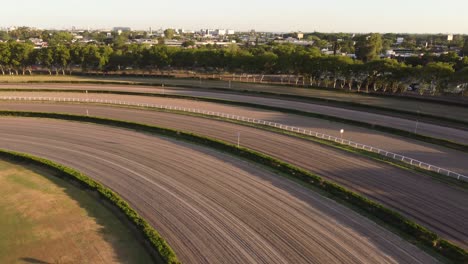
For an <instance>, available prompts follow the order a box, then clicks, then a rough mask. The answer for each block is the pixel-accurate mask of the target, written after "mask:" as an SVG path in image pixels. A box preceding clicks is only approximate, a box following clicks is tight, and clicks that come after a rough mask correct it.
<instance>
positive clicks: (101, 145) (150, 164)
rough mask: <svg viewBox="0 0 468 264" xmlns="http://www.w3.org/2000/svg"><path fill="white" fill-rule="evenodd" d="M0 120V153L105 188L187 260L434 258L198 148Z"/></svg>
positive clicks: (116, 132) (58, 124)
mask: <svg viewBox="0 0 468 264" xmlns="http://www.w3.org/2000/svg"><path fill="white" fill-rule="evenodd" d="M0 123H1V126H0V148H5V149H10V150H15V151H21V152H27V153H31V154H33V155H38V156H42V157H45V158H48V159H51V160H54V161H56V162H59V163H62V164H65V165H67V166H71V167H73V168H76V169H78V170H80V171H82V172H84V173H86V174H88V175H90V176H92V177H93V178H95V179H96V180H98V181H100V182H102V183H104V184H105V185H107V186H109V187H110V188H112V189H113V190H115V191H117V192H118V193H119V194H120V195H122V197H123V198H124V199H126V200H127V201H129V202H130V204H131V205H132V206H133V207H134V208H135V209H136V210H137V211H138V212H139V213H141V214H142V216H143V217H145V218H146V219H147V220H148V221H149V222H150V223H151V224H152V225H153V226H154V227H155V228H156V229H157V230H158V231H160V232H161V234H162V235H163V237H165V238H166V239H167V240H168V242H169V244H170V245H171V246H172V247H173V248H174V249H175V251H176V253H177V254H178V256H179V257H180V259H181V260H182V261H183V262H185V263H201V262H203V263H220V262H223V263H247V262H263V263H288V262H289V263H338V262H341V263H431V262H434V259H432V258H431V257H429V256H428V255H426V254H425V253H422V252H421V251H420V250H419V249H417V248H415V247H414V246H412V245H410V244H408V243H407V242H405V241H402V240H401V239H400V238H398V237H397V236H395V235H393V234H391V233H389V232H388V231H386V230H384V229H382V228H381V227H379V226H377V225H376V224H375V223H372V222H371V221H369V220H367V219H366V218H364V217H361V216H359V215H357V214H356V213H354V212H352V211H350V210H349V209H347V208H344V207H343V206H340V205H338V204H336V203H334V202H333V201H330V200H328V199H325V198H323V197H321V196H319V195H317V194H316V193H314V192H311V191H310V190H307V189H305V188H303V187H301V186H300V185H298V184H296V183H293V182H291V181H289V180H286V179H284V178H282V177H279V176H277V175H274V174H273V173H272V172H269V171H266V170H264V169H262V168H260V167H258V166H255V165H253V164H251V163H248V162H245V161H242V160H239V159H237V158H233V157H231V156H228V155H226V154H222V153H219V152H216V151H213V150H211V149H207V148H205V147H201V146H194V145H190V144H188V143H183V142H179V141H175V140H171V139H167V138H160V137H154V136H150V135H146V134H143V133H137V132H134V131H131V130H126V129H117V128H110V127H106V126H98V125H92V124H83V123H77V122H67V121H59V120H48V119H32V118H0ZM188 161H190V162H188Z"/></svg>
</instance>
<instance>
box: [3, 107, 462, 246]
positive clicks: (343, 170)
mask: <svg viewBox="0 0 468 264" xmlns="http://www.w3.org/2000/svg"><path fill="white" fill-rule="evenodd" d="M3 107H4V106H2V108H3ZM87 107H88V109H89V111H90V113H91V114H92V115H95V116H101V117H108V118H115V119H121V120H130V121H135V122H140V123H147V124H155V125H159V126H163V127H169V128H174V129H180V130H183V131H188V132H194V133H198V134H202V135H206V136H210V137H213V138H218V139H221V140H225V141H228V142H231V143H234V144H235V143H237V132H240V133H241V145H243V146H246V147H249V148H252V149H255V150H257V151H260V152H263V153H266V154H269V155H271V156H274V157H277V158H279V159H282V160H284V161H286V162H289V163H292V164H295V165H298V166H300V167H302V168H305V169H308V170H310V171H312V172H315V173H318V174H320V175H322V176H324V177H325V178H327V179H329V180H332V181H335V182H337V183H339V184H341V185H343V186H345V187H347V188H349V189H351V190H353V191H356V192H359V193H361V194H363V195H365V196H367V197H370V198H371V199H373V200H375V201H378V202H380V203H382V204H385V205H386V206H388V207H391V208H393V209H395V210H398V211H399V212H402V213H403V214H404V215H406V216H408V217H410V218H412V219H414V220H415V221H417V222H418V223H420V224H422V225H424V226H426V227H428V228H430V229H431V230H433V231H435V232H437V233H438V234H440V235H441V236H443V237H445V238H447V239H449V240H451V241H454V242H455V243H457V244H459V245H460V246H462V247H464V248H468V221H466V219H468V204H467V203H465V202H464V201H467V199H468V191H466V190H463V189H460V188H457V187H454V186H449V185H447V184H443V183H439V182H436V181H435V180H433V179H432V178H430V177H428V176H424V175H420V174H415V173H412V172H408V171H405V170H401V169H398V168H395V167H393V166H390V165H386V164H383V163H380V162H377V161H372V160H369V159H366V158H362V157H359V156H356V155H353V154H350V153H345V152H342V151H338V150H335V149H331V148H328V147H325V146H322V145H320V144H316V143H313V142H309V141H305V140H302V139H298V138H293V137H289V136H285V135H280V134H276V133H272V132H267V131H263V130H258V129H255V128H250V127H245V126H240V125H235V124H231V123H226V122H220V121H215V120H210V119H204V118H195V117H189V116H183V115H177V114H169V113H160V112H155V111H143V110H135V109H125V108H114V107H106V106H91V105H90V106H87ZM21 108H22V109H24V110H36V111H51V112H66V113H80V114H82V113H83V106H82V105H60V104H56V105H48V104H26V105H20V106H18V107H16V109H21Z"/></svg>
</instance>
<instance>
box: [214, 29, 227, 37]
mask: <svg viewBox="0 0 468 264" xmlns="http://www.w3.org/2000/svg"><path fill="white" fill-rule="evenodd" d="M215 35H216V36H224V35H226V30H225V29H217V30H215Z"/></svg>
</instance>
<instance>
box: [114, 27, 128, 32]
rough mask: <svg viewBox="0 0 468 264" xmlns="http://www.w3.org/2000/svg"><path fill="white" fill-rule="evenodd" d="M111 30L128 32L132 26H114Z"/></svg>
mask: <svg viewBox="0 0 468 264" xmlns="http://www.w3.org/2000/svg"><path fill="white" fill-rule="evenodd" d="M112 31H116V32H119V31H120V32H129V31H132V28H130V27H114V28H113V29H112Z"/></svg>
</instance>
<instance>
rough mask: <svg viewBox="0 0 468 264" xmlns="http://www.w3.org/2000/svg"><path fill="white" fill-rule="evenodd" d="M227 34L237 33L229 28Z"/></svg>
mask: <svg viewBox="0 0 468 264" xmlns="http://www.w3.org/2000/svg"><path fill="white" fill-rule="evenodd" d="M226 34H227V35H234V34H236V32H235V31H234V30H233V29H228V30H226Z"/></svg>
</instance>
